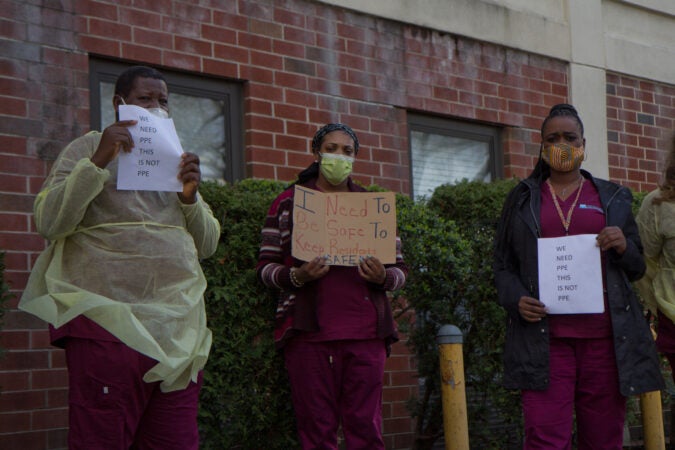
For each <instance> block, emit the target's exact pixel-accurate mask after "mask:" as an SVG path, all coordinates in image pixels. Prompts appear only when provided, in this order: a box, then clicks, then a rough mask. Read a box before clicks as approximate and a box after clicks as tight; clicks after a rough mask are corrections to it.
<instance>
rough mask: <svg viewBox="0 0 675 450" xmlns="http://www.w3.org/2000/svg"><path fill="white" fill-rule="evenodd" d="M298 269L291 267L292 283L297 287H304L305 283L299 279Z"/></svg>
mask: <svg viewBox="0 0 675 450" xmlns="http://www.w3.org/2000/svg"><path fill="white" fill-rule="evenodd" d="M296 270H297V269H296V268H295V267H291V284H292V285H293V286H295V287H296V288H299V287H302V286H303V285H304V284H305V283H301V282H300V280H298V277H297V276H296V275H295V271H296Z"/></svg>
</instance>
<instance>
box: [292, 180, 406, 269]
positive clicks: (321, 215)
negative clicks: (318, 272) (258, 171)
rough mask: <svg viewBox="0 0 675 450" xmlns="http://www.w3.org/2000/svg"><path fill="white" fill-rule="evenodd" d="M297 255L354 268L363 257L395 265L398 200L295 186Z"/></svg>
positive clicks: (388, 195)
mask: <svg viewBox="0 0 675 450" xmlns="http://www.w3.org/2000/svg"><path fill="white" fill-rule="evenodd" d="M291 248H292V254H293V256H294V257H296V258H298V259H300V260H302V261H310V260H312V259H314V258H315V257H317V256H322V257H326V258H327V264H330V265H336V266H355V265H358V264H359V257H362V256H363V257H365V256H369V255H370V256H375V257H377V258H378V259H379V260H380V261H381V262H382V263H383V264H392V263H395V262H396V197H395V195H394V193H393V192H339V193H324V192H319V191H315V190H313V189H307V188H304V187H302V186H298V185H296V186H295V197H294V199H293V236H292V246H291Z"/></svg>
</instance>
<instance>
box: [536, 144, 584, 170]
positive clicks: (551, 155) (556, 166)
mask: <svg viewBox="0 0 675 450" xmlns="http://www.w3.org/2000/svg"><path fill="white" fill-rule="evenodd" d="M584 154H585V152H584V146H583V145H582V146H580V147H575V146H573V145H569V144H564V143H556V144H544V146H543V147H542V149H541V159H543V160H544V162H545V163H546V164H548V165H549V166H550V167H551V169H553V170H557V171H558V172H571V171H572V170H576V169H578V168H579V167H581V162H582V161H583V160H584Z"/></svg>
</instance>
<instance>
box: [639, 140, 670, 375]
mask: <svg viewBox="0 0 675 450" xmlns="http://www.w3.org/2000/svg"><path fill="white" fill-rule="evenodd" d="M663 172H664V173H663V175H664V176H663V181H662V182H661V184H660V185H659V188H658V189H656V190H654V191H652V192H650V193H649V194H648V195H647V196H646V197H645V199H644V200H643V201H642V205H641V207H640V212H639V213H638V215H637V224H638V227H639V229H640V238H641V239H642V243H643V244H644V249H645V260H646V262H647V272H646V274H645V276H644V278H642V279H641V280H640V281H639V282H638V284H637V286H638V289H639V290H640V294H641V295H642V298H643V299H644V300H645V303H646V304H647V306H648V307H649V309H650V310H651V311H652V312H654V313H657V314H658V316H657V338H656V347H657V348H658V350H659V351H660V352H661V353H663V354H664V355H665V356H666V358H667V359H668V362H669V363H670V367H671V375H672V376H673V380H675V373H672V368H673V367H675V323H674V321H675V139H673V142H672V147H671V149H670V154H669V155H668V158H667V160H666V168H665V170H664V171H663Z"/></svg>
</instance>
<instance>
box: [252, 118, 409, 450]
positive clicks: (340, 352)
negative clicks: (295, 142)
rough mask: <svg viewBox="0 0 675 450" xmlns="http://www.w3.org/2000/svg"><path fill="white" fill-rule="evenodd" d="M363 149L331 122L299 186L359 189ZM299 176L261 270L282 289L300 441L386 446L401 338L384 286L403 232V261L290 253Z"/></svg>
mask: <svg viewBox="0 0 675 450" xmlns="http://www.w3.org/2000/svg"><path fill="white" fill-rule="evenodd" d="M358 151H359V141H358V139H357V137H356V135H355V134H354V132H353V131H352V129H351V128H350V127H348V126H347V125H344V124H339V123H331V124H328V125H325V126H324V127H322V128H321V129H319V130H318V131H317V132H316V134H315V136H314V139H313V140H312V152H313V154H314V156H315V158H316V160H315V162H314V163H312V164H311V165H310V166H309V167H308V168H307V169H305V170H304V171H302V172H301V173H300V175H299V176H298V181H297V183H296V184H297V185H300V186H303V187H306V188H309V189H314V190H318V191H323V192H329V193H333V192H359V191H363V190H364V189H363V188H361V187H359V186H358V185H356V184H355V183H354V182H353V181H352V179H351V177H350V176H349V175H350V173H351V170H352V163H353V161H354V158H355V156H356V155H357V154H358ZM294 192H295V185H293V186H291V187H290V188H288V189H287V190H286V191H284V192H283V193H282V194H281V195H279V196H278V197H277V198H276V199H275V200H274V202H273V203H272V205H271V207H270V209H269V212H268V215H267V219H266V220H265V225H264V228H263V230H262V245H261V247H260V254H259V261H258V267H257V271H258V276H259V278H260V280H261V281H262V282H263V283H264V284H265V285H266V286H268V287H270V288H273V289H275V290H277V291H278V292H279V298H278V305H277V312H276V326H275V336H274V339H275V342H276V345H277V348H279V349H283V352H284V359H285V364H286V369H287V371H288V375H289V380H290V383H291V394H292V399H293V407H294V409H295V415H296V419H297V427H298V435H299V440H300V443H301V445H302V448H303V449H315V448H322V449H337V448H338V439H337V432H338V427H339V426H340V425H341V426H342V432H343V435H344V439H345V445H346V448H347V449H357V448H358V449H384V443H383V441H382V430H381V428H382V424H381V422H382V411H381V410H382V406H381V402H382V385H383V376H384V362H385V358H386V355H387V353H388V351H389V347H390V345H391V344H392V343H393V342H395V341H396V340H398V336H397V332H396V328H395V324H394V321H393V318H392V311H391V306H390V304H389V301H388V298H387V295H386V292H387V291H392V290H396V289H400V288H401V287H403V284H404V282H405V278H406V275H407V268H406V266H405V264H404V262H403V258H402V256H401V245H400V241H399V240H398V238H397V239H396V263H395V264H391V265H384V264H382V262H381V261H380V260H379V259H378V258H376V257H373V256H368V257H364V258H362V259H361V261H360V263H359V265H357V266H331V265H329V264H328V262H327V261H326V260H325V259H324V258H321V257H317V258H314V259H313V260H311V261H306V262H303V261H300V260H298V259H296V258H294V257H293V256H292V255H291V238H292V234H293V220H292V218H293V196H294Z"/></svg>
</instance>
